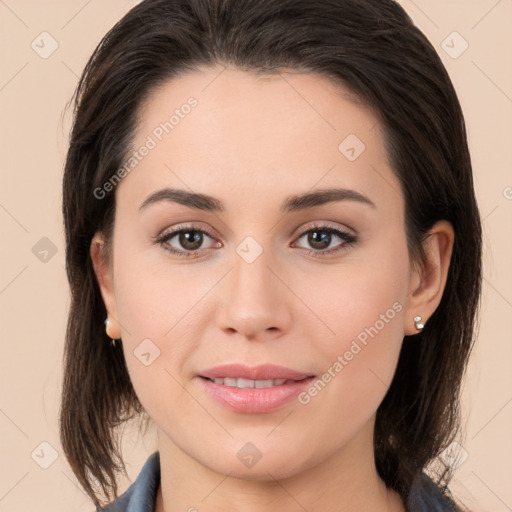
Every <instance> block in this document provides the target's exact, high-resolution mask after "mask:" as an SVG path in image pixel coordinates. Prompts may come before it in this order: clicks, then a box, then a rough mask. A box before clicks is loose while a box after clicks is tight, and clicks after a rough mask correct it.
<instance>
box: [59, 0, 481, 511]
mask: <svg viewBox="0 0 512 512" xmlns="http://www.w3.org/2000/svg"><path fill="white" fill-rule="evenodd" d="M215 65H222V66H233V67H235V68H237V69H240V70H243V71H246V72H252V73H256V74H267V75H268V74H277V73H279V72H280V71H281V70H283V69H292V70H297V71H299V72H304V73H315V74H318V75H322V76H326V77H329V78H330V79H331V80H332V81H333V82H334V83H336V84H339V85H341V86H342V87H343V88H344V89H345V90H348V91H349V92H350V93H352V94H354V95H356V97H357V98H359V100H360V101H361V102H363V104H365V105H367V106H368V107H370V108H371V109H372V110H373V111H374V112H375V113H376V115H377V116H378V119H379V122H380V124H381V126H382V129H383V133H384V139H385V144H386V149H387V153H388V157H389V160H390V162H391V166H392V169H393V172H394V173H395V174H396V176H397V177H398V178H399V182H400V185H401V190H402V193H403V195H404V198H405V231H406V238H407V246H408V250H409V254H410V258H411V261H412V262H413V263H417V264H418V265H424V264H425V262H426V255H425V251H424V247H423V242H424V240H425V239H426V236H428V233H427V232H428V230H429V229H430V228H431V227H432V226H433V225H434V223H435V222H436V221H438V220H442V219H445V220H447V221H449V222H450V223H451V225H452V226H453V229H454V233H455V240H454V245H453V251H452V257H451V262H450V266H449V270H448V276H447V281H446V286H445V289H444V292H443V295H442V299H441V302H440V304H439V306H438V308H437V309H436V310H435V312H434V313H433V314H432V316H431V317H430V318H429V320H428V323H427V325H426V327H425V329H424V330H423V331H422V332H419V333H418V334H416V335H414V336H413V337H411V336H405V337H404V340H403V344H402V349H401V352H400V356H399V361H398V365H397V369H396V373H395V376H394V379H393V381H392V383H391V386H390V388H389V390H388V392H387V394H386V395H385V397H384V399H383V401H382V403H381V404H380V406H379V408H378V410H377V413H376V422H375V432H374V454H375V461H376V468H377V471H378V474H379V476H380V477H381V478H382V480H383V481H384V482H385V484H386V486H387V487H388V488H390V489H393V490H395V491H396V492H398V493H399V494H400V496H401V497H402V498H403V499H404V501H405V502H406V503H407V499H408V496H409V495H410V492H411V488H412V486H413V484H414V482H417V481H418V478H419V477H420V476H421V475H424V470H426V469H427V468H428V466H429V464H431V463H432V462H433V461H434V460H435V459H436V457H438V456H439V454H440V453H441V452H442V450H443V449H445V448H446V447H447V446H448V445H449V444H450V443H451V442H452V441H453V440H454V439H455V437H456V435H457V434H458V431H459V429H460V410H459V399H460V396H459V395H460V390H461V383H462V379H463V376H464V373H465V371H466V367H467V362H468V358H469V356H470V353H471V350H472V347H473V344H474V332H475V330H476V320H477V313H478V308H479V300H480V292H481V279H482V277H481V271H482V269H481V257H482V255H481V253H482V229H481V221H480V215H479V212H478V207H477V203H476V199H475V193H474V187H473V178H472V168H471V160H470V155H469V150H468V144H467V138H466V128H465V123H464V117H463V113H462V110H461V107H460V104H459V101H458V98H457V95H456V92H455V90H454V88H453V85H452V83H451V81H450V78H449V76H448V73H447V71H446V70H445V68H444V66H443V64H442V62H441V60H440V58H439V56H438V54H437V53H436V51H435V50H434V48H433V46H432V45H431V44H430V42H429V41H428V40H427V38H426V37H425V36H424V34H423V33H422V32H421V31H420V30H419V29H418V28H417V27H416V26H415V25H414V24H413V22H412V20H411V19H410V17H409V16H408V15H407V14H406V12H405V11H404V10H403V8H402V7H400V6H399V5H398V4H397V3H396V2H395V1H393V0H323V1H322V2H311V1H310V0H279V1H272V0H145V1H143V2H141V3H140V4H138V5H137V6H135V7H134V8H132V9H131V10H130V11H129V12H128V13H127V14H126V15H125V16H124V17H123V18H122V19H121V20H120V21H118V22H117V23H116V25H115V26H114V27H113V28H112V29H111V30H110V31H109V32H108V33H107V34H106V35H105V36H104V38H103V39H102V40H101V42H100V43H99V45H98V46H97V48H96V49H95V51H94V52H93V54H92V56H91V57H90V59H89V61H88V62H87V64H86V66H85V69H84V71H83V73H82V75H81V77H80V79H79V82H78V85H77V88H76V90H75V93H74V95H73V97H72V100H73V102H74V109H73V125H72V128H71V133H70V143H69V149H68V152H67V156H66V161H65V169H64V176H63V216H64V224H65V236H66V272H67V277H68V280H69V283H70V289H71V304H70V310H69V316H68V323H67V331H66V342H65V350H64V381H63V392H62V401H61V409H60V418H59V419H60V436H61V442H62V445H63V449H64V453H65V456H66V457H67V460H68V462H69V464H70V466H71V468H72V470H73V472H74V473H75V475H76V477H77V479H78V481H79V482H80V484H81V485H82V486H83V488H84V489H85V491H86V492H87V494H88V495H89V496H90V497H91V499H92V500H93V501H94V503H95V504H96V505H97V506H99V505H100V501H99V497H100V495H101V494H103V495H104V496H106V497H107V499H111V496H113V497H117V496H118V486H117V483H116V473H118V472H119V471H121V470H122V471H124V472H125V474H126V470H125V466H124V463H123V460H122V456H121V453H120V448H119V437H118V435H117V430H116V429H117V427H118V426H120V425H121V424H123V423H124V422H125V421H127V420H128V419H132V418H137V417H139V418H140V417H142V418H144V415H145V414H146V413H145V411H144V409H143V407H142V405H141V403H140V402H139V400H138V398H137V396H136V394H135V391H134V389H133V387H132V383H131V381H130V378H129V374H128V371H127V367H126V363H125V359H124V355H123V350H122V346H120V344H119V343H117V345H116V346H115V347H111V346H110V343H109V342H108V341H109V338H108V337H107V335H106V333H105V329H104V319H105V317H106V309H105V305H104V303H103V301H102V297H101V293H100V290H99V286H98V283H97V280H96V277H95V273H94V269H93V265H92V261H91V258H90V245H91V240H92V238H93V236H94V234H95V233H96V232H102V233H103V234H104V236H105V240H106V253H105V254H106V256H107V260H108V261H109V262H110V261H111V249H112V247H111V245H112V244H111V242H112V233H113V226H114V217H115V194H114V193H110V194H106V196H105V197H104V198H102V199H98V198H97V197H96V196H95V194H94V190H95V189H96V188H97V187H100V186H102V184H104V183H105V182H106V181H108V179H109V178H110V177H111V176H112V175H113V174H114V173H115V171H116V170H118V169H120V168H121V166H122V165H123V162H124V160H125V158H126V156H127V155H128V153H129V151H130V148H131V146H132V144H133V136H134V130H135V128H136V125H137V119H138V118H137V116H138V113H139V112H140V109H141V106H142V104H143V102H144V101H146V100H147V99H148V97H149V96H150V95H151V93H152V91H154V90H155V88H156V87H157V86H159V85H161V84H164V83H166V82H168V81H169V80H172V79H173V78H174V77H177V76H179V75H180V74H181V73H186V72H189V71H195V70H201V69H204V68H205V67H210V66H215ZM145 419H146V421H147V420H148V417H147V416H146V417H145ZM452 472H453V468H451V467H450V466H449V465H447V464H444V467H443V469H442V471H441V472H438V474H437V477H436V478H437V480H436V485H438V486H439V488H440V489H442V490H445V491H446V492H448V493H449V491H447V490H446V489H447V485H446V484H447V483H448V482H449V480H450V479H451V477H452ZM95 486H96V487H97V489H95Z"/></svg>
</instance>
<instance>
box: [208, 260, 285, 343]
mask: <svg viewBox="0 0 512 512" xmlns="http://www.w3.org/2000/svg"><path fill="white" fill-rule="evenodd" d="M285 282H286V279H285V276H284V271H283V270H282V267H280V266H279V265H278V264H276V260H275V258H273V257H272V255H271V254H268V253H267V252H266V251H263V253H262V254H260V255H259V257H258V258H257V259H256V260H254V261H252V262H248V261H246V260H244V259H243V258H242V257H241V256H239V255H238V254H237V253H235V255H234V257H233V267H232V269H231V271H230V272H229V274H228V275H227V276H226V280H225V284H224V286H223V287H222V289H221V291H220V294H221V297H220V299H219V308H218V315H217V322H218V325H219V327H220V328H221V329H222V330H223V331H224V332H225V333H226V334H228V335H230V336H235V335H236V334H237V333H238V335H239V336H240V337H241V338H246V339H248V340H258V339H260V340H265V339H268V338H269V337H271V338H277V337H279V336H282V335H283V333H285V332H286V331H287V330H288V329H289V327H290V325H291V320H292V311H291V303H292V300H291V299H292V298H293V293H292V292H291V291H290V290H289V289H288V288H287V286H286V284H285Z"/></svg>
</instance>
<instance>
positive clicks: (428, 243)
mask: <svg viewBox="0 0 512 512" xmlns="http://www.w3.org/2000/svg"><path fill="white" fill-rule="evenodd" d="M454 238H455V237H454V231H453V227H452V225H451V224H450V222H448V221H446V220H441V221H439V222H437V223H436V224H435V225H434V226H433V227H432V229H430V231H429V232H428V234H427V238H426V240H425V241H424V242H423V247H424V250H425V253H426V257H427V263H426V265H425V266H424V267H422V268H414V269H413V271H412V273H411V281H410V287H409V295H408V300H407V306H406V308H405V322H406V324H405V326H404V327H405V328H404V332H405V334H406V335H407V336H410V335H412V334H418V332H419V331H418V329H417V328H416V325H415V323H414V320H413V319H414V317H415V316H421V318H422V320H421V323H422V324H424V325H425V328H428V327H427V325H428V324H427V321H428V319H429V318H430V317H431V316H432V314H433V313H434V311H435V310H436V308H437V306H438V305H439V303H440V302H441V298H442V296H443V292H444V288H445V285H446V279H447V276H448V268H449V266H450V261H451V256H452V250H453V242H454Z"/></svg>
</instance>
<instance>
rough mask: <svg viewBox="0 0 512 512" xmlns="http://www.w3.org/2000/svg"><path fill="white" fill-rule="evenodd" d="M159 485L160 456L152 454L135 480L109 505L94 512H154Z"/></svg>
mask: <svg viewBox="0 0 512 512" xmlns="http://www.w3.org/2000/svg"><path fill="white" fill-rule="evenodd" d="M159 485H160V454H159V452H155V453H153V455H150V456H149V458H148V459H147V460H146V462H145V463H144V466H143V467H142V469H141V471H140V473H139V475H138V476H137V479H136V480H135V481H134V482H133V483H132V484H131V485H130V487H128V489H127V490H126V492H124V493H123V494H122V495H121V496H119V497H118V498H117V499H116V500H115V501H113V502H112V503H111V504H110V505H107V506H106V507H104V508H98V509H97V510H96V512H154V510H155V501H156V495H157V492H158V487H159Z"/></svg>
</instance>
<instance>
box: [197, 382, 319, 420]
mask: <svg viewBox="0 0 512 512" xmlns="http://www.w3.org/2000/svg"><path fill="white" fill-rule="evenodd" d="M314 378H315V377H308V378H307V379H303V380H300V381H295V382H293V383H289V384H282V385H280V386H272V387H269V388H237V387H234V386H224V384H216V383H215V382H212V381H210V380H207V379H205V378H203V377H199V380H200V381H201V383H202V385H203V387H204V389H205V391H206V392H207V393H208V394H209V395H210V396H211V397H212V398H213V399H214V400H216V401H217V402H219V403H220V404H222V405H224V406H226V407H228V408H229V409H231V410H233V411H236V412H245V413H252V414H258V413H264V412H271V411H274V410H276V409H279V408H280V407H283V406H284V405H286V404H287V403H289V402H291V401H292V400H293V399H294V398H295V397H296V396H297V395H299V394H300V393H301V392H302V391H303V390H305V389H306V388H307V387H308V386H309V385H310V384H311V382H312V381H313V380H314Z"/></svg>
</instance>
